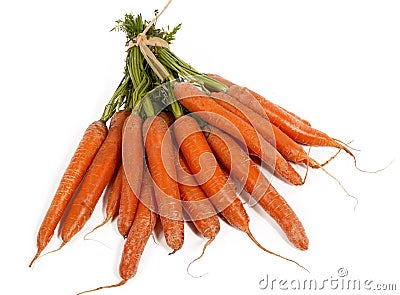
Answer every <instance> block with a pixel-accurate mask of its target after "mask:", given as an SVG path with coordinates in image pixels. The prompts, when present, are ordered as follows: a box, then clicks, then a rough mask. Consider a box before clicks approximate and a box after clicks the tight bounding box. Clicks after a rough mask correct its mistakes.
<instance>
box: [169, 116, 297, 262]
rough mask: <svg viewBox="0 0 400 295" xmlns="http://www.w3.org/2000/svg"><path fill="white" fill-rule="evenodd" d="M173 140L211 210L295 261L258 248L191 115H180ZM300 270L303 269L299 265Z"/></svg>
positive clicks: (232, 192)
mask: <svg viewBox="0 0 400 295" xmlns="http://www.w3.org/2000/svg"><path fill="white" fill-rule="evenodd" d="M173 130H174V134H175V138H176V140H177V143H178V145H179V148H180V150H181V151H182V154H183V155H184V157H185V159H186V161H187V164H188V166H189V168H190V171H191V172H192V173H193V174H194V176H195V178H196V180H197V182H198V183H199V184H200V185H201V188H202V189H203V191H204V192H205V193H206V195H207V197H208V198H209V199H210V201H211V202H212V204H213V205H214V207H215V208H216V210H217V211H218V212H221V214H222V216H223V217H224V218H225V219H226V220H227V222H228V223H229V224H230V225H232V226H233V227H235V228H237V229H239V230H241V231H243V232H245V233H246V234H247V235H248V236H249V237H250V239H251V240H252V241H253V242H254V243H255V244H256V245H257V246H258V247H260V248H261V249H262V250H263V251H266V252H268V253H270V254H273V255H276V256H278V257H281V258H283V259H286V260H289V261H291V262H294V263H296V264H297V265H299V264H298V263H297V262H295V261H293V260H290V259H287V258H285V257H282V256H280V255H278V254H276V253H274V252H271V251H269V250H268V249H266V248H264V247H263V246H262V245H260V244H259V243H258V242H257V240H256V239H255V238H254V237H253V235H252V233H251V232H250V229H249V222H250V219H249V216H248V215H247V213H246V210H245V209H244V207H243V204H242V202H241V201H240V199H239V198H238V197H237V196H236V193H235V191H234V190H233V189H232V186H231V185H229V184H227V179H226V177H225V175H224V173H223V171H222V169H221V168H220V167H219V165H218V163H217V160H216V159H215V157H214V155H213V153H212V151H211V149H210V147H209V145H208V143H207V140H206V138H205V136H204V134H203V132H202V130H201V129H200V127H199V125H198V124H197V122H196V120H195V119H193V118H192V117H190V116H187V115H186V116H181V117H180V118H178V119H177V120H176V121H175V124H174V125H173ZM301 267H302V266H301Z"/></svg>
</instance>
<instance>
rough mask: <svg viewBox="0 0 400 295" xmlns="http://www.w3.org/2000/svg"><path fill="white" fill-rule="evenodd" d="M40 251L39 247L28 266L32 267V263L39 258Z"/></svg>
mask: <svg viewBox="0 0 400 295" xmlns="http://www.w3.org/2000/svg"><path fill="white" fill-rule="evenodd" d="M41 252H42V250H41V249H38V250H37V252H36V254H35V256H34V257H33V259H32V261H31V262H30V263H29V267H32V265H33V263H34V262H35V261H36V260H37V259H38V258H39V256H40V253H41Z"/></svg>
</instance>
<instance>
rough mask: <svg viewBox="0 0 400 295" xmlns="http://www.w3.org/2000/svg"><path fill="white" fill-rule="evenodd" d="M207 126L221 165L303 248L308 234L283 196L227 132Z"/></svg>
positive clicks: (303, 248)
mask: <svg viewBox="0 0 400 295" xmlns="http://www.w3.org/2000/svg"><path fill="white" fill-rule="evenodd" d="M209 130H210V133H209V134H208V136H207V141H208V143H209V145H210V147H211V149H212V150H213V151H214V154H215V155H216V157H217V158H218V160H219V161H220V162H221V163H222V165H224V166H225V167H226V168H227V169H229V170H230V171H231V173H232V174H233V175H234V176H235V178H236V179H237V180H238V181H239V182H240V183H241V184H242V185H243V186H244V187H245V189H246V190H247V191H248V192H249V193H250V194H251V196H252V198H253V199H254V200H256V201H257V202H258V204H259V205H260V206H261V207H262V208H263V209H264V210H265V211H266V212H267V213H268V214H269V215H270V216H271V217H272V218H273V219H274V220H275V221H276V222H277V223H278V225H279V226H280V227H281V229H282V230H283V232H284V233H285V234H286V236H287V238H288V240H289V241H290V242H291V243H292V244H293V245H294V246H295V247H297V248H298V249H300V250H306V249H307V248H308V238H307V235H306V232H305V230H304V227H303V225H302V223H301V222H300V220H299V219H298V217H297V215H296V214H295V212H294V211H293V209H292V208H291V207H290V206H289V204H288V203H287V202H286V201H285V199H284V198H283V197H282V196H281V195H280V194H279V193H278V192H277V191H276V190H275V188H274V187H273V186H272V185H271V184H270V182H269V181H268V180H267V178H266V177H265V176H264V175H263V174H262V173H261V171H260V170H259V169H258V167H257V165H256V164H255V163H254V162H253V161H252V160H251V159H250V157H249V156H248V155H247V154H246V153H245V152H244V151H243V150H242V149H241V148H240V146H239V145H238V144H237V143H236V142H235V141H234V140H233V139H232V138H231V137H230V136H229V135H227V134H226V133H223V132H222V131H219V130H218V129H216V128H213V127H209ZM233 159H234V160H233Z"/></svg>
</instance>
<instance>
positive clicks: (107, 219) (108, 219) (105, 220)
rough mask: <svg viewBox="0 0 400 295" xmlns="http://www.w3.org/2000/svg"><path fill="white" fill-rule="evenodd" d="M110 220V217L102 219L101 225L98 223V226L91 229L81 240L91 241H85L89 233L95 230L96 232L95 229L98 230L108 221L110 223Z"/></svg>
mask: <svg viewBox="0 0 400 295" xmlns="http://www.w3.org/2000/svg"><path fill="white" fill-rule="evenodd" d="M110 219H111V217H110V218H106V219H104V221H103V222H102V223H100V224H99V225H98V226H96V227H95V228H93V229H92V230H91V231H90V232H88V233H87V234H86V235H85V236H84V237H83V239H84V240H91V239H87V236H88V235H90V234H91V233H93V232H94V231H95V230H97V229H99V228H100V227H102V226H103V225H105V224H106V223H107V222H108V221H110Z"/></svg>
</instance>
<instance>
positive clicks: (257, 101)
mask: <svg viewBox="0 0 400 295" xmlns="http://www.w3.org/2000/svg"><path fill="white" fill-rule="evenodd" d="M228 94H229V95H231V96H233V97H235V98H236V99H238V100H239V101H241V102H242V103H243V104H245V105H247V106H248V107H250V108H252V109H253V110H254V111H255V112H259V113H260V112H265V113H266V115H267V116H268V118H269V119H270V121H271V122H272V123H273V124H275V125H276V126H277V127H278V128H280V129H281V130H282V131H283V132H284V133H286V134H287V135H288V136H289V137H290V138H292V139H293V140H294V141H296V142H298V143H300V144H305V145H311V146H331V147H336V148H342V147H343V146H342V145H341V144H339V143H338V142H336V141H335V140H334V139H332V138H331V137H330V136H328V135H327V134H325V133H323V132H322V131H319V130H317V129H315V128H313V127H311V126H309V125H306V124H304V123H303V122H302V121H301V120H299V119H296V118H295V117H293V116H290V115H277V114H275V113H274V112H272V111H270V106H269V105H268V104H267V103H266V99H265V98H264V97H262V96H261V95H259V94H257V93H255V92H251V91H249V90H248V89H247V88H245V87H239V86H237V85H233V86H231V87H230V88H229V90H228ZM260 105H261V107H262V108H260ZM260 110H261V111H260ZM261 115H262V114H261Z"/></svg>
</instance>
